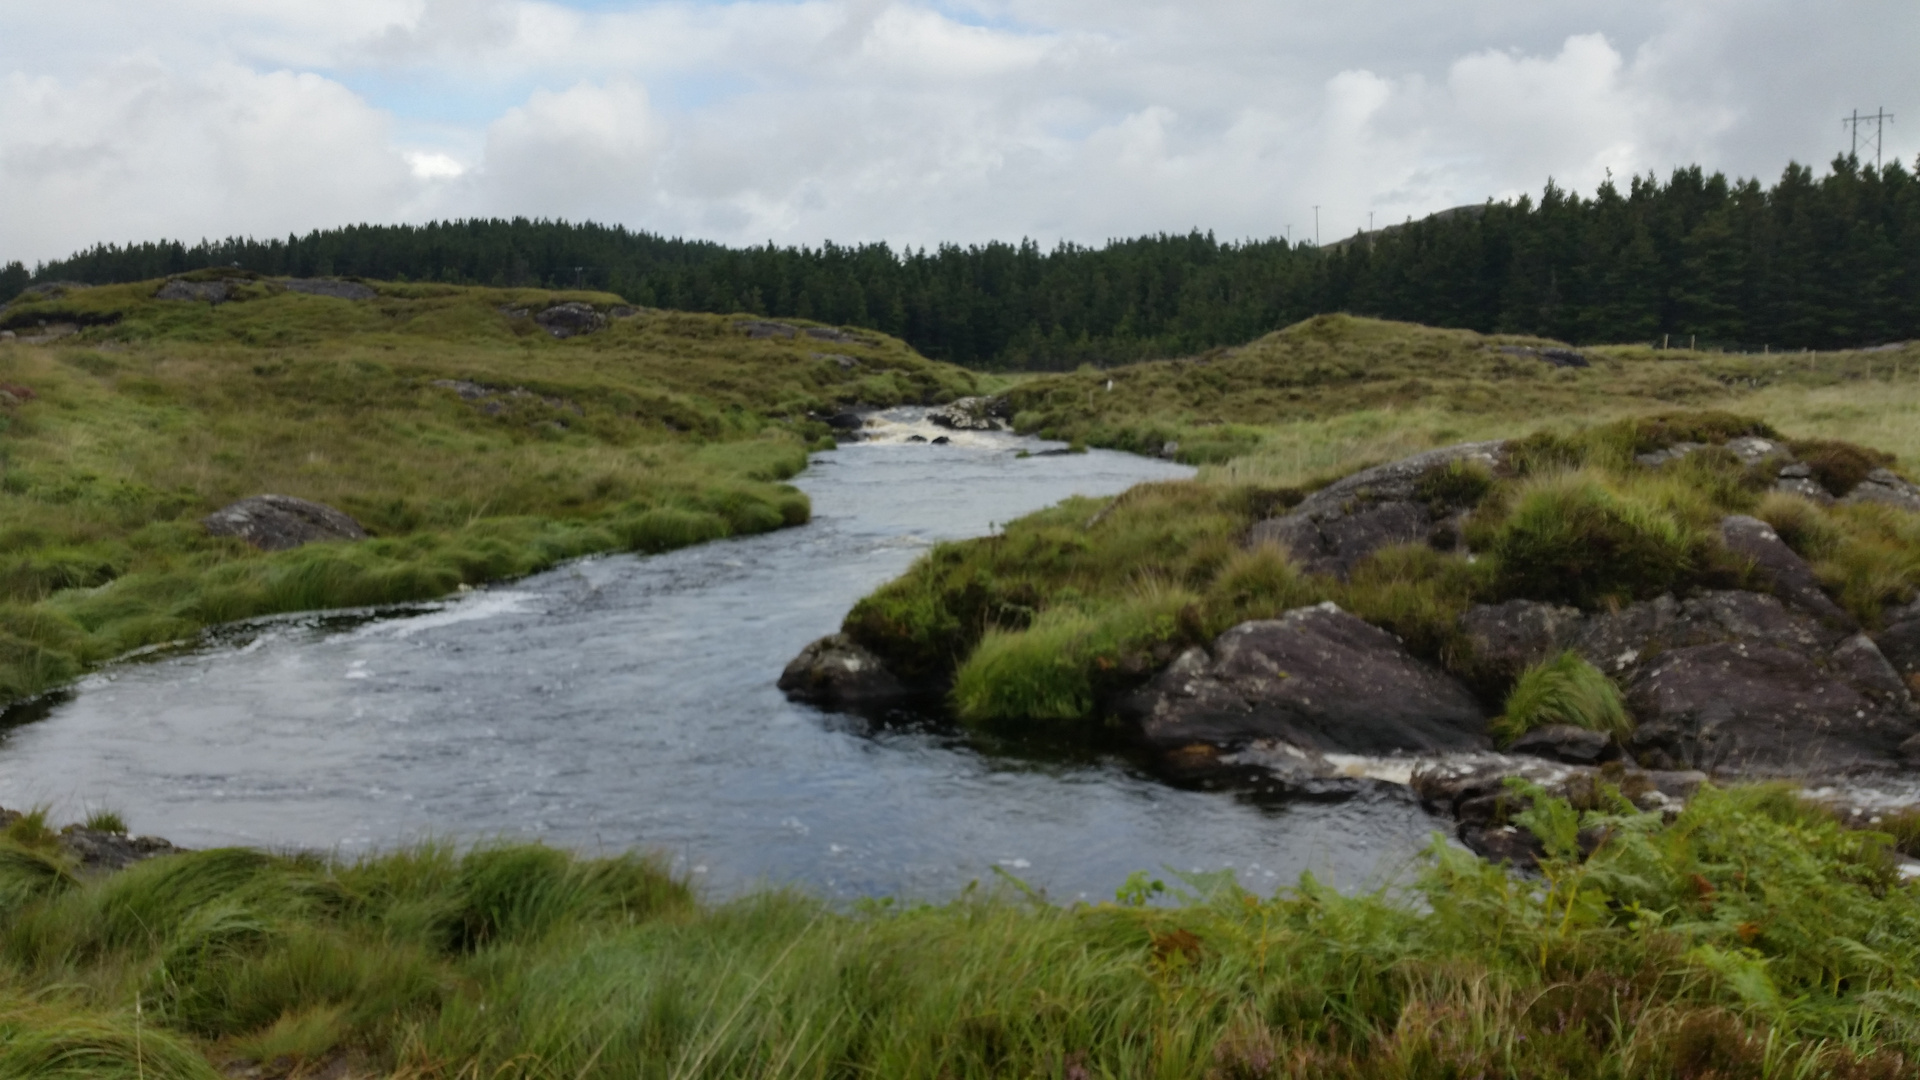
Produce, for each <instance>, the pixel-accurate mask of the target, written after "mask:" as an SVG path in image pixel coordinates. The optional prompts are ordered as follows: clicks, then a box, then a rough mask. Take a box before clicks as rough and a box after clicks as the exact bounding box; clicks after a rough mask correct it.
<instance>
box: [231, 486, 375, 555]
mask: <svg viewBox="0 0 1920 1080" xmlns="http://www.w3.org/2000/svg"><path fill="white" fill-rule="evenodd" d="M201 524H202V525H204V526H206V530H207V532H208V533H210V534H212V535H214V536H237V537H239V538H240V539H242V540H245V541H246V542H247V543H249V544H252V545H253V546H254V547H257V548H259V549H260V550H262V551H287V550H290V549H292V548H297V547H299V546H300V545H302V544H310V543H312V542H314V541H316V540H365V539H366V538H367V531H366V530H365V529H362V528H361V527H360V523H359V522H357V521H355V520H353V519H352V518H350V517H348V516H347V515H345V514H343V513H341V512H340V511H338V510H335V509H334V508H333V507H331V506H324V505H322V504H320V503H317V502H308V501H307V500H305V499H296V498H294V497H293V496H291V495H253V496H249V497H248V498H245V499H241V500H240V501H239V502H236V503H232V504H230V505H227V506H224V507H221V508H220V509H218V510H215V511H214V512H213V513H211V514H208V515H207V516H206V517H205V518H202V519H201Z"/></svg>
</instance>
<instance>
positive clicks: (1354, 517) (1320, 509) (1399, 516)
mask: <svg viewBox="0 0 1920 1080" xmlns="http://www.w3.org/2000/svg"><path fill="white" fill-rule="evenodd" d="M1505 447H1506V444H1505V443H1504V442H1483V443H1467V444H1464V445H1460V446H1449V447H1445V448H1443V449H1439V450H1430V451H1428V452H1426V453H1424V454H1415V455H1414V456H1412V457H1409V458H1403V459H1402V460H1400V461H1395V462H1391V463H1389V464H1386V465H1379V466H1375V467H1374V468H1371V469H1363V470H1361V471H1360V472H1357V473H1355V474H1353V475H1352V476H1349V477H1346V478H1345V479H1343V480H1339V481H1336V482H1335V483H1332V484H1329V485H1328V486H1326V487H1324V488H1321V489H1320V490H1319V491H1316V492H1314V493H1313V494H1312V495H1309V496H1307V498H1306V499H1305V500H1303V501H1302V502H1301V503H1300V505H1298V506H1296V507H1294V508H1293V510H1292V511H1290V512H1288V513H1287V514H1285V515H1283V516H1281V517H1277V518H1269V519H1267V520H1265V521H1262V522H1259V523H1258V524H1256V525H1255V526H1254V527H1253V530H1252V532H1251V533H1250V534H1249V535H1248V543H1249V545H1251V546H1258V545H1260V544H1278V545H1280V546H1281V547H1284V548H1285V549H1286V550H1287V552H1288V553H1289V554H1290V555H1291V556H1292V557H1293V559H1294V561H1295V562H1296V563H1298V564H1299V565H1300V567H1301V569H1303V570H1305V571H1307V572H1308V573H1319V574H1337V575H1339V576H1342V577H1344V576H1346V575H1347V574H1348V573H1350V572H1351V571H1352V570H1353V567H1354V565H1355V564H1356V563H1358V562H1359V561H1360V560H1361V559H1364V558H1366V557H1367V556H1368V555H1371V554H1373V553H1374V552H1375V551H1377V550H1379V549H1380V548H1383V547H1386V546H1388V545H1391V544H1406V543H1424V542H1428V541H1429V540H1430V539H1433V538H1434V537H1435V532H1436V529H1437V528H1438V527H1440V526H1442V525H1443V524H1444V525H1447V526H1451V518H1452V515H1451V514H1443V515H1442V518H1441V519H1436V518H1435V516H1434V514H1433V510H1434V508H1433V507H1431V506H1429V505H1428V503H1427V501H1426V500H1424V499H1422V498H1421V497H1420V494H1419V485H1420V480H1421V478H1422V477H1424V476H1425V475H1426V474H1427V472H1428V471H1429V470H1431V469H1435V468H1440V467H1443V466H1446V465H1449V464H1451V463H1453V462H1456V461H1477V462H1480V463H1482V464H1484V465H1486V466H1488V467H1489V468H1493V467H1497V466H1498V465H1500V464H1501V463H1502V462H1503V461H1504V460H1505ZM1446 532H1447V534H1448V535H1449V536H1451V535H1453V534H1454V530H1453V529H1452V528H1451V527H1449V528H1448V529H1447V530H1446Z"/></svg>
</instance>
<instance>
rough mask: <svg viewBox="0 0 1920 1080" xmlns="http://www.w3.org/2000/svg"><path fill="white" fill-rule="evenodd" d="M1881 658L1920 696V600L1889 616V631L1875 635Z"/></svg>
mask: <svg viewBox="0 0 1920 1080" xmlns="http://www.w3.org/2000/svg"><path fill="white" fill-rule="evenodd" d="M1874 644H1876V645H1878V646H1879V648H1880V654H1881V655H1882V656H1884V657H1886V658H1887V663H1888V664H1889V665H1890V666H1891V667H1892V668H1893V670H1894V673H1895V674H1897V675H1899V677H1900V678H1901V680H1902V681H1904V682H1905V683H1906V684H1907V688H1908V690H1909V691H1910V692H1912V693H1915V694H1920V600H1915V601H1914V602H1913V603H1911V604H1907V605H1906V606H1904V607H1899V608H1895V609H1893V610H1892V611H1890V612H1888V613H1887V628H1886V629H1885V630H1882V631H1880V632H1879V633H1878V634H1876V635H1874Z"/></svg>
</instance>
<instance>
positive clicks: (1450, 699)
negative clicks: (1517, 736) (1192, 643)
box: [1118, 603, 1488, 754]
mask: <svg viewBox="0 0 1920 1080" xmlns="http://www.w3.org/2000/svg"><path fill="white" fill-rule="evenodd" d="M1118 711H1119V712H1120V714H1121V715H1122V716H1123V717H1124V718H1126V719H1129V720H1131V721H1132V722H1133V723H1135V724H1136V725H1137V726H1138V728H1139V730H1140V732H1141V734H1142V736H1144V738H1145V739H1146V740H1147V741H1148V742H1149V743H1152V744H1154V745H1158V746H1161V747H1178V746H1185V745H1187V744H1190V743H1210V744H1214V745H1222V746H1240V745H1245V744H1247V743H1251V742H1253V741H1254V740H1258V739H1270V740H1278V741H1281V742H1285V743H1287V744H1289V745H1292V746H1295V747H1298V748H1300V749H1303V750H1309V751H1314V752H1318V753H1327V752H1344V753H1358V754H1371V753H1393V752H1397V751H1425V752H1435V751H1447V750H1471V749H1481V748H1484V747H1486V746H1487V745H1488V739H1487V735H1486V718H1485V716H1484V714H1483V713H1482V712H1481V709H1480V706H1479V704H1478V702H1476V701H1475V700H1474V698H1473V695H1472V694H1470V693H1468V692H1467V690H1466V688H1465V687H1463V686H1461V685H1460V684H1459V683H1458V682H1455V681H1454V680H1453V679H1452V678H1450V677H1448V676H1447V675H1446V674H1444V673H1443V672H1441V671H1439V670H1437V669H1435V668H1433V667H1431V666H1429V665H1427V664H1425V663H1422V662H1421V661H1420V660H1418V659H1416V658H1414V656H1413V655H1412V654H1411V653H1409V652H1407V649H1406V646H1405V645H1404V644H1402V643H1401V641H1400V639H1399V638H1396V637H1394V636H1393V635H1392V634H1389V633H1387V632H1386V631H1385V630H1382V629H1380V628H1379V627H1376V626H1371V625H1369V624H1367V623H1365V622H1363V621H1361V620H1360V619H1357V618H1355V617H1354V616H1352V615H1349V614H1348V613H1346V612H1344V611H1342V610H1340V609H1339V608H1338V607H1335V606H1334V605H1333V604H1331V603H1327V604H1321V605H1318V606H1316V607H1311V608H1299V609H1296V610H1294V611H1289V612H1287V613H1286V614H1284V615H1282V616H1281V617H1280V618H1278V619H1266V620H1259V621H1255V622H1247V623H1242V624H1240V625H1239V626H1236V627H1234V628H1233V629H1231V630H1228V631H1227V632H1226V633H1224V634H1222V635H1220V637H1218V638H1217V639H1215V640H1214V642H1213V644H1212V647H1211V648H1210V649H1201V648H1193V649H1189V650H1187V651H1186V652H1185V653H1182V654H1181V655H1180V656H1179V657H1178V658H1177V659H1175V660H1174V662H1173V663H1172V664H1171V665H1169V666H1168V667H1167V668H1166V670H1164V671H1162V672H1161V673H1160V674H1159V675H1158V676H1156V677H1155V678H1154V679H1153V680H1152V681H1151V682H1149V683H1148V684H1147V685H1146V686H1145V687H1143V688H1141V689H1140V690H1138V691H1135V692H1134V693H1132V694H1130V695H1128V696H1127V697H1126V698H1124V699H1123V700H1122V701H1121V702H1120V703H1119V710H1118Z"/></svg>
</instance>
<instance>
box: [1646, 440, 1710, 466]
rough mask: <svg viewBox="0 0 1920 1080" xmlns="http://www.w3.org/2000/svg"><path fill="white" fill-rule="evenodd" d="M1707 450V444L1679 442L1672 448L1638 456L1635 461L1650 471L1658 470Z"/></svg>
mask: <svg viewBox="0 0 1920 1080" xmlns="http://www.w3.org/2000/svg"><path fill="white" fill-rule="evenodd" d="M1706 448H1707V444H1706V443H1697V442H1677V443H1674V444H1673V445H1672V446H1669V447H1666V448H1665V449H1662V450H1654V451H1652V452H1650V453H1645V454H1636V455H1635V456H1634V459H1633V460H1635V461H1637V462H1639V463H1640V464H1642V465H1645V466H1647V467H1648V468H1650V469H1657V468H1659V467H1660V466H1662V465H1665V464H1666V463H1667V462H1669V461H1679V460H1680V459H1681V458H1683V457H1686V456H1687V455H1688V454H1691V453H1693V452H1694V451H1695V450H1704V449H1706Z"/></svg>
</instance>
